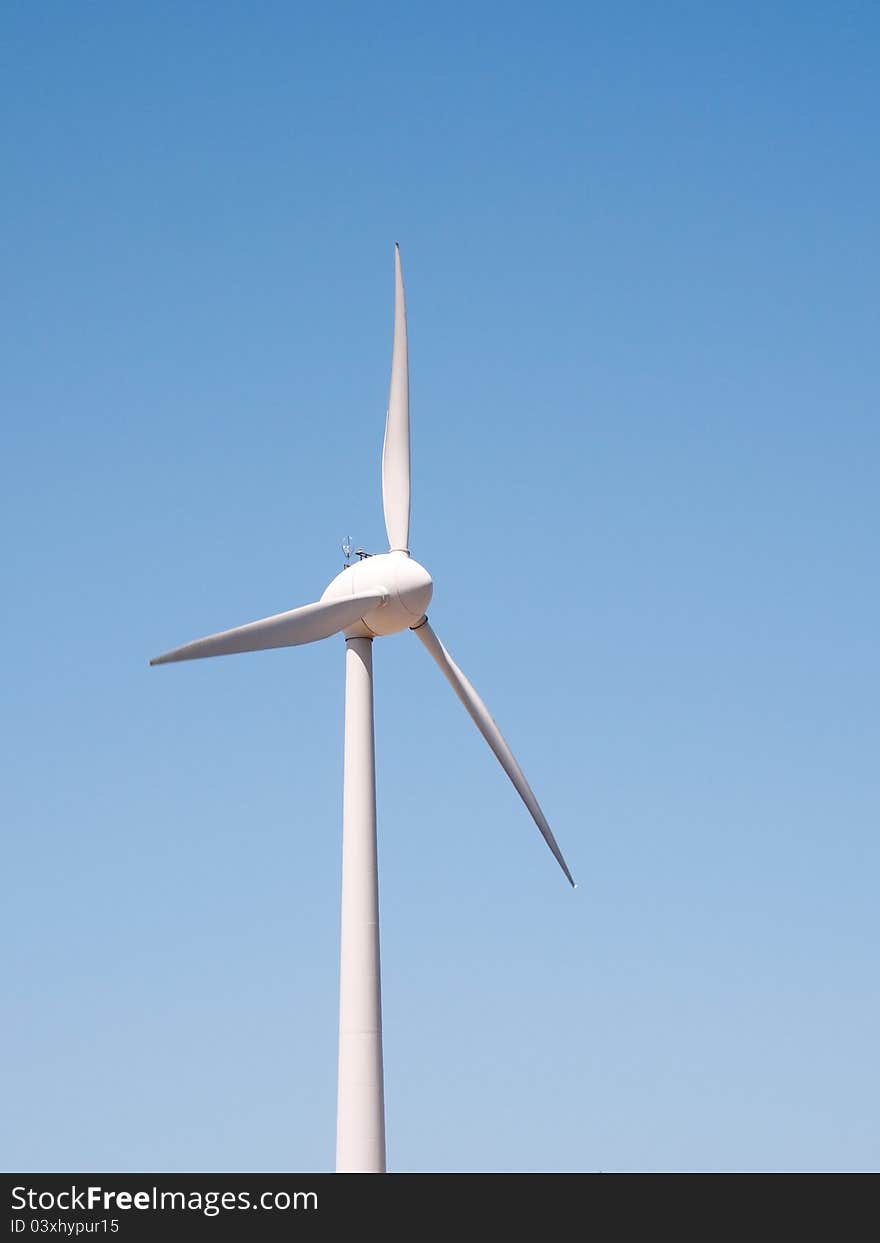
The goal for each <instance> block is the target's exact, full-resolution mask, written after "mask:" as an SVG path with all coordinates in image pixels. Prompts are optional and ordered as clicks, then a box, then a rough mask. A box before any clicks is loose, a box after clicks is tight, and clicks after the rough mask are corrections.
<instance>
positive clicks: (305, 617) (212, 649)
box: [150, 590, 386, 665]
mask: <svg viewBox="0 0 880 1243" xmlns="http://www.w3.org/2000/svg"><path fill="white" fill-rule="evenodd" d="M385 598H386V595H385V592H384V591H382V590H377V591H365V592H361V593H360V594H359V595H354V596H346V597H345V598H344V599H343V600H318V601H317V603H315V604H304V605H303V606H302V608H298V609H291V610H290V612H289V613H276V614H275V615H274V616H273V617H263V618H261V620H260V621H254V622H249V623H248V624H247V625H246V626H236V627H235V629H234V630H222V631H221V632H220V633H219V634H211V635H208V637H207V638H205V639H195V640H194V641H193V642H192V643H185V644H184V645H183V647H176V648H174V650H173V651H170V652H165V654H164V655H163V656H157V657H156V658H155V659H154V660H151V661H150V664H151V665H167V664H171V662H172V661H176V660H200V659H201V658H202V657H203V656H231V655H232V654H233V653H234V652H262V651H265V650H266V649H267V648H270V647H298V646H299V645H300V644H301V643H315V642H316V641H317V640H318V639H327V638H329V637H330V635H331V634H337V633H338V632H339V631H340V630H345V629H346V628H347V627H348V626H353V625H354V623H355V622H356V621H357V620H358V619H359V618H360V617H362V616H363V615H364V613H368V612H369V611H370V609H372V608H375V606H376V605H377V604H381V603H382V602H383V600H385Z"/></svg>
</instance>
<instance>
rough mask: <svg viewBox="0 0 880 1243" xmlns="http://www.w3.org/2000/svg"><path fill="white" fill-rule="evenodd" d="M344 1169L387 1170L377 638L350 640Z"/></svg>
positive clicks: (342, 1022)
mask: <svg viewBox="0 0 880 1243" xmlns="http://www.w3.org/2000/svg"><path fill="white" fill-rule="evenodd" d="M336 1169H337V1172H338V1173H340V1174H343V1173H346V1174H347V1173H364V1174H382V1173H384V1172H385V1092H384V1082H383V1073H382V994H381V985H380V976H379V877H378V871H377V866H376V763H375V750H374V742H373V640H372V639H361V638H357V639H347V640H346V643H345V765H344V782H343V795H342V936H341V951H340V969H339V1087H338V1097H337V1113H336Z"/></svg>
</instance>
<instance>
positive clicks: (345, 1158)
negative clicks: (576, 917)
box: [150, 246, 574, 1173]
mask: <svg viewBox="0 0 880 1243" xmlns="http://www.w3.org/2000/svg"><path fill="white" fill-rule="evenodd" d="M409 475H410V453H409V369H408V362H407V343H406V307H405V303H404V293H403V276H402V274H401V269H400V249H399V247H397V246H395V250H394V346H393V350H392V355H391V392H390V395H389V399H388V412H387V415H386V421H385V443H384V446H383V449H382V504H383V508H384V511H385V528H386V530H387V532H388V544H389V551H388V552H386V553H382V554H380V555H377V556H367V557H365V558H364V559H363V560H360V561H359V562H357V563H356V564H354V565H351V566H348V567H346V568H345V569H344V570H343V571H342V573H341V574H338V575H337V576H336V578H334V579H333V582H332V583H331V584H330V585H329V587H328V588H327V590H326V591H325V592H324V594H323V595H322V596H321V598H320V600H318V601H316V602H315V603H314V604H305V605H303V606H302V608H298V609H291V610H290V612H288V613H277V614H276V615H275V616H273V617H264V618H262V619H261V620H260V621H255V622H250V623H249V624H248V625H246V626H237V627H235V629H233V630H224V631H222V632H221V633H219V634H213V635H209V636H208V637H207V638H205V639H196V640H195V641H194V642H192V643H187V644H185V645H184V646H183V647H177V648H174V650H173V651H170V652H166V653H165V654H164V656H157V657H156V659H155V660H151V661H150V664H151V665H164V664H169V663H171V662H173V661H179V660H197V659H199V658H201V657H203V656H227V655H230V654H231V653H233V652H255V651H263V650H264V649H266V648H272V647H296V646H298V645H299V644H302V643H314V642H316V641H317V640H318V639H326V638H329V637H330V635H334V634H338V633H339V632H340V631H341V632H342V633H343V634H344V635H345V759H344V776H343V803H342V934H341V949H340V980H339V1079H338V1097H337V1102H338V1103H337V1120H336V1168H337V1170H338V1171H340V1172H365V1173H382V1172H383V1171H384V1169H385V1102H384V1085H383V1070H382V1003H381V990H380V980H379V886H378V872H377V866H376V770H375V753H374V748H373V650H372V649H373V639H374V638H376V637H377V636H379V635H389V634H397V632H398V631H401V630H412V631H413V632H414V633H415V634H416V636H417V637H418V638H419V639H421V641H422V643H423V644H424V645H425V647H426V648H427V649H428V651H429V652H430V654H431V655H432V656H433V657H434V660H435V661H436V662H437V664H438V665H439V666H440V670H441V672H442V673H443V675H444V677H445V678H446V680H447V681H448V682H449V684H450V685H451V686H452V689H453V690H454V691H455V693H456V695H457V696H458V698H459V699H460V700H461V702H462V703H463V704H464V706H465V708H466V709H467V711H468V712H469V713H470V715H471V717H472V718H473V721H474V724H475V725H476V727H477V729H478V730H479V731H480V733H481V734H482V735H483V737H484V738H485V739H486V742H488V744H489V746H490V747H491V748H492V750H493V751H494V752H495V755H496V756H497V757H498V760H499V762H500V764H501V767H502V768H503V769H504V771H505V772H506V773H507V775H508V777H509V778H510V780H511V781H512V782H513V785H514V786H515V788H516V790H517V792H518V794H519V795H520V797H521V798H522V800H523V802H524V803H525V805H526V807H527V808H528V810H529V812H530V814H531V816H532V819H533V820H534V821H535V824H537V826H538V828H539V829H540V831H541V834H542V835H543V837H544V840H545V841H546V843H547V845H548V846H549V847H550V849H551V851H552V852H553V854H554V856H555V858H556V860H557V862H558V863H559V866H560V867H561V868H562V870H563V872H564V873H565V875H566V877H567V878H568V880H569V882H570V884H571V885H572V886H573V885H574V881H573V880H572V876H571V873H570V872H569V870H568V867H567V865H566V862H565V859H564V858H563V857H562V852H561V851H560V849H559V847H558V846H557V844H556V839H555V838H554V836H553V834H552V832H551V831H550V826H549V824H548V823H547V821H546V819H545V817H544V813H543V812H542V811H541V808H540V807H539V806H538V800H537V799H536V798H535V796H534V794H533V793H532V790H531V787H530V786H529V783H528V782H527V781H526V779H525V777H524V776H523V773H522V770H521V768H520V766H519V764H517V762H516V760H515V758H514V756H513V753H512V752H511V750H510V748H509V747H508V745H507V743H506V742H505V741H504V738H503V737H502V735H501V731H500V730H499V729H498V726H497V725H496V724H495V722H494V721H493V719H492V717H491V716H490V715H489V711H488V709H487V708H486V705H485V704H484V703H483V701H482V699H480V697H479V695H478V694H477V692H476V691H475V690H474V688H473V687H472V686H471V684H470V682H469V681H468V680H467V678H466V677H465V676H464V674H463V673H462V671H461V670H460V669H459V667H458V665H456V663H455V661H454V660H453V659H452V657H451V656H450V655H449V653H448V652H447V650H446V648H445V647H444V646H443V644H442V643H441V642H440V640H439V639H438V638H437V636H436V634H435V633H434V631H433V630H432V629H431V626H430V625H429V623H428V618H427V616H426V612H425V610H426V609H427V607H428V604H429V603H430V601H431V595H432V592H433V583H432V580H431V576H430V574H429V573H428V571H427V570H426V569H425V568H424V566H421V565H419V563H418V562H417V561H414V560H413V559H412V557H411V556H410V554H409V511H410V484H409Z"/></svg>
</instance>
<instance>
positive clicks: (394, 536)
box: [382, 242, 409, 552]
mask: <svg viewBox="0 0 880 1243" xmlns="http://www.w3.org/2000/svg"><path fill="white" fill-rule="evenodd" d="M382 508H383V509H384V511H385V530H386V531H387V532H388V546H389V548H390V549H391V551H392V552H395V551H397V550H400V551H401V552H409V363H408V361H407V347H406V301H405V299H404V293H403V273H402V271H401V268H400V247H399V246H398V245H397V243H396V242H395V244H394V345H393V347H392V350H391V391H390V393H389V394H388V413H387V414H386V416H385V443H384V444H383V446H382Z"/></svg>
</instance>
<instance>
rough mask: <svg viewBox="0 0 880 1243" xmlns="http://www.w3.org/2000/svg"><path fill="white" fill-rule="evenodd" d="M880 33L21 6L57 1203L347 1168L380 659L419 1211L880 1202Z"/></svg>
mask: <svg viewBox="0 0 880 1243" xmlns="http://www.w3.org/2000/svg"><path fill="white" fill-rule="evenodd" d="M878 36H880V16H878V9H877V6H876V5H875V4H870V3H864V4H858V3H842V4H839V5H829V4H811V3H776V4H771V5H767V4H758V3H743V4H736V5H733V4H728V5H718V4H714V5H707V4H701V3H670V4H659V3H658V4H649V3H641V4H632V3H622V4H617V5H608V4H603V5H596V4H574V3H572V4H566V3H550V4H548V5H544V6H539V7H536V6H534V5H523V4H516V3H514V4H494V3H493V4H476V5H474V4H467V5H463V4H446V5H443V6H436V5H435V6H426V5H413V4H407V5H396V4H388V3H386V4H382V5H363V4H351V5H341V4H332V3H331V4H325V5H322V6H308V7H306V6H300V5H295V4H287V3H256V4H253V3H248V4H245V3H220V4H213V5H209V4H197V3H180V2H179V0H177V2H175V3H173V4H171V3H150V4H145V3H121V4H110V3H94V4H85V3H80V4H62V3H42V4H38V5H37V4H27V3H10V4H7V5H6V6H5V10H4V17H3V32H2V40H0V43H2V51H0V84H2V85H0V90H2V95H3V115H4V134H3V182H4V188H3V194H2V200H0V222H2V228H0V245H2V250H3V287H4V297H3V299H2V309H0V316H2V332H3V338H4V341H5V349H4V363H3V367H2V371H0V398H2V406H3V411H4V436H3V441H4V445H3V454H2V458H0V470H2V504H3V508H4V517H3V555H2V577H3V601H4V608H3V611H2V621H0V624H2V629H3V650H4V652H5V656H6V659H5V663H4V671H3V685H4V694H3V701H4V705H5V709H4V712H3V715H2V726H0V729H2V736H0V750H2V754H3V757H4V770H5V773H4V777H3V781H2V786H0V790H2V794H0V798H2V818H3V825H4V830H5V832H4V863H5V867H4V871H5V882H4V900H3V904H2V906H3V915H2V919H3V930H2V938H3V945H4V955H3V958H4V966H3V981H4V990H5V991H6V994H7V1004H6V1017H5V1020H4V1023H3V1030H2V1049H0V1055H2V1056H0V1061H2V1068H3V1075H4V1077H5V1078H6V1084H5V1086H4V1090H3V1099H4V1105H5V1107H4V1111H3V1113H4V1121H3V1124H2V1127H0V1132H2V1144H0V1163H2V1165H3V1168H6V1169H25V1168H29V1169H34V1170H44V1171H45V1170H62V1169H70V1170H89V1169H93V1170H94V1169H102V1168H103V1169H111V1170H120V1171H124V1170H137V1169H155V1170H163V1171H173V1170H258V1169H263V1170H297V1169H300V1170H309V1169H311V1170H319V1169H326V1168H330V1166H331V1165H332V1160H333V1135H334V1123H335V1069H336V1068H335V1061H336V988H337V950H338V887H339V858H340V851H339V847H340V841H339V838H340V808H341V794H340V780H341V760H342V690H343V652H342V646H343V645H342V641H341V640H332V641H329V642H327V643H325V644H321V645H317V646H315V647H309V648H303V649H298V650H292V651H286V652H275V653H268V654H260V655H258V656H250V657H240V658H232V659H229V660H228V661H209V662H205V663H204V664H197V665H192V666H184V667H177V668H170V669H153V670H150V669H149V668H148V667H147V660H148V658H149V657H150V656H151V655H155V654H156V653H157V652H160V651H162V650H164V649H166V648H168V647H170V646H173V645H175V644H177V643H181V642H184V641H186V640H188V639H190V638H193V637H195V636H197V635H200V634H203V633H206V632H208V631H212V630H216V629H220V628H223V627H226V626H228V625H235V624H237V623H240V622H244V621H248V620H250V619H252V618H254V617H258V616H261V615H264V614H266V613H271V612H274V611H277V610H280V609H284V608H289V607H293V606H294V605H297V604H300V603H304V602H306V601H308V600H310V599H313V598H315V597H317V596H318V595H319V594H320V592H321V591H322V589H323V587H324V585H325V584H326V582H327V581H329V579H330V578H331V577H332V576H333V575H334V574H335V573H336V572H337V570H338V568H339V565H340V553H339V543H340V540H341V538H342V537H343V536H344V535H345V534H346V533H349V532H350V533H351V534H352V536H353V537H354V538H355V540H356V541H357V542H358V543H362V544H364V545H365V546H366V547H368V548H372V549H378V550H381V548H382V546H383V541H384V532H383V528H382V521H381V505H380V499H379V454H380V447H381V439H382V426H383V419H384V410H385V400H386V394H387V383H388V366H389V358H390V348H391V307H392V243H393V242H394V240H395V239H399V240H400V243H401V246H402V252H403V258H404V265H405V276H406V280H407V291H408V299H409V320H410V349H411V366H412V371H411V392H412V412H413V498H414V508H413V527H412V547H413V549H414V551H415V553H416V555H417V556H418V557H419V559H420V560H422V561H423V562H424V563H425V564H426V565H427V566H428V567H429V568H430V569H431V571H432V572H433V574H434V578H435V598H434V604H433V606H432V610H431V619H432V622H433V624H434V625H435V628H436V629H437V631H438V633H439V634H440V636H441V638H442V639H443V641H444V642H445V644H446V645H447V647H449V648H450V650H451V652H452V653H453V655H454V656H455V658H456V659H457V660H458V662H459V663H460V664H461V665H462V667H463V668H464V670H465V672H466V673H467V674H468V675H469V677H470V678H471V679H472V680H473V681H474V683H475V685H476V686H477V688H478V689H479V690H480V691H481V693H482V694H483V695H484V697H485V698H486V700H487V702H488V704H489V706H490V708H491V710H492V711H493V713H494V715H495V716H496V717H497V719H498V721H499V723H500V725H501V727H502V729H503V730H504V732H505V734H506V735H507V737H508V739H509V741H510V742H511V744H512V746H513V748H514V750H515V751H516V753H517V755H518V757H519V759H520V761H521V763H522V765H523V767H524V769H525V771H526V773H527V775H528V777H529V779H530V780H531V782H532V784H533V786H534V788H535V790H536V792H537V794H538V796H539V798H540V799H541V801H542V803H543V805H544V807H545V810H546V812H547V814H548V817H549V819H550V822H551V824H552V825H553V827H554V830H555V832H556V834H557V836H558V838H559V841H560V844H561V845H562V847H563V849H564V850H565V852H566V854H567V857H568V859H569V862H570V864H571V867H572V870H573V871H574V873H575V875H576V877H577V879H578V880H579V882H580V885H579V888H578V890H577V891H576V892H575V893H572V892H571V891H570V890H569V889H568V886H567V885H566V884H565V881H564V880H563V878H562V876H561V875H560V874H559V872H558V869H557V868H556V865H555V863H554V862H553V860H552V858H551V856H550V854H549V852H548V851H547V850H546V848H545V847H544V845H543V844H542V842H541V840H540V837H539V836H538V834H537V832H536V831H535V829H534V827H533V826H532V824H531V822H530V820H529V818H528V815H527V814H526V812H525V811H524V809H523V808H522V806H521V805H520V803H519V801H518V799H517V797H516V795H515V793H514V792H513V790H512V789H511V788H510V786H509V785H508V783H507V781H506V779H505V778H504V776H503V774H502V773H501V771H500V769H499V768H498V766H497V764H496V763H495V761H494V759H493V758H492V757H491V755H490V753H489V751H488V749H487V748H486V747H485V745H484V744H483V742H482V740H481V739H480V738H479V736H478V735H477V733H476V731H475V730H474V728H473V726H472V725H471V724H470V722H469V721H468V720H467V718H466V716H465V714H464V713H463V711H462V709H461V706H460V705H459V704H458V702H457V701H456V699H455V698H454V696H453V695H452V693H451V692H450V689H449V687H448V686H447V685H446V684H445V682H444V681H443V680H442V679H441V677H440V676H439V674H438V671H437V670H436V668H434V666H433V665H432V664H431V662H430V661H429V660H428V659H427V657H426V654H425V652H424V651H423V650H422V648H421V646H420V645H419V644H418V643H416V642H415V641H414V640H413V639H412V637H410V636H407V635H402V636H399V637H397V638H396V639H392V640H386V641H383V642H382V643H381V645H380V644H377V650H376V653H375V664H376V674H377V702H376V717H377V749H378V759H379V766H380V770H379V812H380V854H381V867H382V880H381V898H382V919H383V967H384V994H385V1026H386V1075H387V1095H388V1134H389V1162H390V1166H391V1168H393V1169H395V1170H416V1169H429V1170H430V1169H434V1170H505V1169H512V1170H532V1169H535V1170H543V1169H546V1170H594V1169H604V1170H629V1169H691V1170H701V1169H864V1168H876V1167H877V1166H878V1164H880V1133H878V1131H880V1127H878V1117H880V1084H878V1078H880V1076H878V1068H877V1065H878V1064H877V1049H878V1045H880V1031H878V1027H880V1001H878V986H877V958H878V913H877V892H878V853H880V852H878V834H877V828H878V811H880V792H878V784H880V783H878V752H880V729H878V708H877V705H878V674H880V661H878V643H877V637H878V633H880V579H878V565H877V560H878V558H877V544H878V517H880V513H878V509H880V505H878V450H880V432H878V414H877V408H878V387H880V386H878V372H880V368H878V354H877V330H878V315H877V290H878V284H880V279H878V278H880V272H878V266H880V264H878V247H877V220H878V211H880V203H878V197H880V195H878V189H880V174H878V141H877V134H878V119H880V117H878V94H880V91H878V79H877V46H878Z"/></svg>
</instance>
